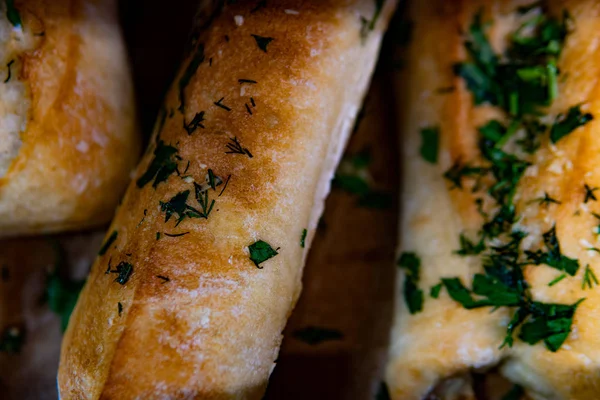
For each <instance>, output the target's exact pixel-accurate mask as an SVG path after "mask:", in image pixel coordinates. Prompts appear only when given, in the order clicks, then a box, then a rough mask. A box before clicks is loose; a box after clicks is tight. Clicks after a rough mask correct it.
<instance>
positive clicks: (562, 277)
mask: <svg viewBox="0 0 600 400" xmlns="http://www.w3.org/2000/svg"><path fill="white" fill-rule="evenodd" d="M566 277H567V274H560V275H559V276H557V277H556V278H554V279H553V280H552V281H550V283H548V286H554V285H556V284H557V283H558V282H560V281H562V280H563V279H565V278H566Z"/></svg>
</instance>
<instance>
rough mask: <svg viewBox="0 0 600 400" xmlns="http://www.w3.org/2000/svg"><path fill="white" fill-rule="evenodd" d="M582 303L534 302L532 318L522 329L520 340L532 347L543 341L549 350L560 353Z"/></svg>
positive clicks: (531, 309)
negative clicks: (559, 350)
mask: <svg viewBox="0 0 600 400" xmlns="http://www.w3.org/2000/svg"><path fill="white" fill-rule="evenodd" d="M582 301H583V299H581V300H579V301H578V302H576V303H575V304H573V305H565V304H545V303H539V302H532V303H531V304H530V307H529V312H530V313H531V317H530V318H529V320H528V321H527V322H525V323H524V324H523V326H522V327H521V332H520V334H519V339H521V340H522V341H524V342H525V343H528V344H531V345H533V344H536V343H538V342H540V341H542V340H543V341H544V344H545V345H546V348H547V349H548V350H550V351H552V352H556V351H558V349H559V348H560V347H561V346H562V344H563V343H564V342H565V340H567V337H568V336H569V333H570V332H571V325H572V324H573V316H574V315H575V310H576V309H577V306H578V305H579V304H580V303H581V302H582Z"/></svg>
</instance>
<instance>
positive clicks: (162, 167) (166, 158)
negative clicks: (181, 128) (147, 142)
mask: <svg viewBox="0 0 600 400" xmlns="http://www.w3.org/2000/svg"><path fill="white" fill-rule="evenodd" d="M177 153H178V150H177V149H176V148H175V147H173V146H169V145H166V144H165V143H164V142H163V141H162V140H160V141H159V142H158V143H157V145H156V148H155V149H154V158H153V159H152V161H151V162H150V165H149V166H148V169H147V170H146V172H145V173H144V174H143V175H142V176H141V177H140V178H139V179H138V180H137V182H136V184H137V187H138V188H143V187H144V186H146V184H148V183H149V182H151V181H152V180H154V182H153V183H152V187H153V188H156V187H157V186H158V185H159V184H160V183H161V182H165V181H166V180H167V179H168V178H169V176H170V175H171V174H173V173H174V172H175V171H176V170H177Z"/></svg>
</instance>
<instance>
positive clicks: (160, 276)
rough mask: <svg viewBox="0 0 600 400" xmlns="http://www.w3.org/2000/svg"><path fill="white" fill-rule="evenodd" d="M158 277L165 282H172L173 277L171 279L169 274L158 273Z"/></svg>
mask: <svg viewBox="0 0 600 400" xmlns="http://www.w3.org/2000/svg"><path fill="white" fill-rule="evenodd" d="M156 277H157V278H158V279H160V280H161V281H163V282H162V283H163V284H165V283H167V282H170V281H171V279H169V277H168V276H164V275H156Z"/></svg>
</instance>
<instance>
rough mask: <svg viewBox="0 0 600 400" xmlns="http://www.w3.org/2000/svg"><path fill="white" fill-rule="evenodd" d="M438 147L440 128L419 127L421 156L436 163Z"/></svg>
mask: <svg viewBox="0 0 600 400" xmlns="http://www.w3.org/2000/svg"><path fill="white" fill-rule="evenodd" d="M439 147H440V129H439V128H438V127H430V128H424V129H421V157H423V159H424V160H425V161H427V162H430V163H431V164H435V163H437V160H438V151H439Z"/></svg>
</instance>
